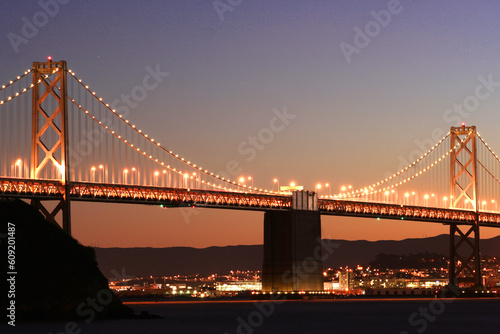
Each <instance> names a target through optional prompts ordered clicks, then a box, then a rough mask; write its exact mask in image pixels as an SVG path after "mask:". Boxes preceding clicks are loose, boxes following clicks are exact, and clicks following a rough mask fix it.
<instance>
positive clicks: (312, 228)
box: [262, 191, 323, 291]
mask: <svg viewBox="0 0 500 334" xmlns="http://www.w3.org/2000/svg"><path fill="white" fill-rule="evenodd" d="M262 290H263V291H320V290H323V261H322V243H321V218H320V214H319V210H318V197H317V194H316V193H314V192H310V191H294V192H293V196H292V210H291V211H288V212H279V211H268V212H266V213H265V215H264V263H263V270H262Z"/></svg>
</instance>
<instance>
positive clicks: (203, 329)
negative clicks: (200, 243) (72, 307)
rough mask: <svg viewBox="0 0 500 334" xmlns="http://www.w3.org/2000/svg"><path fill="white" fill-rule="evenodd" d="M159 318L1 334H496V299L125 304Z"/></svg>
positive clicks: (27, 327)
mask: <svg viewBox="0 0 500 334" xmlns="http://www.w3.org/2000/svg"><path fill="white" fill-rule="evenodd" d="M128 305H129V306H130V307H132V308H133V309H134V310H135V311H136V313H140V312H141V311H147V312H149V313H152V314H157V315H160V316H162V317H163V319H148V320H139V319H134V320H106V321H94V322H91V323H90V324H87V323H85V322H80V323H78V324H77V327H76V328H73V329H72V328H69V330H66V329H65V323H36V324H18V325H17V326H16V329H15V330H14V331H11V329H12V327H9V328H7V327H0V331H1V332H5V333H52V334H56V333H57V334H59V333H75V334H76V333H118V334H128V333H221V334H224V333H230V334H233V333H246V334H247V333H496V334H497V333H500V299H457V300H446V302H445V301H443V300H440V299H417V300H408V299H405V300H397V299H392V300H329V301H311V300H309V301H286V302H282V301H279V300H277V301H267V302H265V301H261V302H248V301H245V302H178V303H171V302H166V303H134V304H128Z"/></svg>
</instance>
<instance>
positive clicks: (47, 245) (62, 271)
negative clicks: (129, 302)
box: [0, 199, 141, 322]
mask: <svg viewBox="0 0 500 334" xmlns="http://www.w3.org/2000/svg"><path fill="white" fill-rule="evenodd" d="M88 218H89V219H92V218H91V217H88ZM9 223H10V224H9ZM0 226H1V231H0V246H1V249H2V256H3V257H4V260H2V263H4V266H3V267H4V269H3V272H4V273H9V272H12V271H14V272H15V274H14V275H8V277H7V278H9V276H12V277H13V278H14V280H11V281H13V282H15V284H14V285H13V284H11V282H9V281H8V280H2V283H1V284H2V285H3V287H2V290H1V291H2V294H4V292H7V291H12V289H14V291H15V292H14V294H15V296H11V297H14V298H10V297H9V298H2V308H3V309H4V310H5V309H7V308H8V307H9V306H10V303H11V300H15V317H16V321H26V320H84V321H87V322H90V321H92V320H94V319H105V318H132V317H134V312H133V310H132V309H130V308H129V307H127V306H124V305H123V304H122V302H121V301H120V299H118V298H117V297H116V296H115V295H114V294H113V293H112V291H110V289H109V288H108V282H107V280H106V278H105V277H104V276H103V275H102V273H101V272H100V271H99V269H98V267H97V262H96V257H95V253H94V250H93V249H92V248H91V247H85V246H82V245H81V244H80V243H78V241H77V240H75V239H73V238H72V237H70V236H68V235H67V234H66V233H65V232H64V231H63V230H62V229H61V228H59V227H58V226H55V225H53V224H51V223H49V222H48V221H46V220H45V219H44V217H43V216H42V215H41V214H40V213H39V212H38V211H37V210H36V209H34V208H33V207H32V206H30V205H28V204H27V203H25V202H22V201H20V200H2V199H0ZM8 226H10V227H11V229H10V232H12V231H13V229H12V227H14V229H15V234H10V236H11V237H12V236H13V235H14V237H15V264H14V268H9V263H8V262H7V261H6V260H7V259H6V258H7V244H8V236H9V234H8V232H9V230H8ZM10 243H11V244H12V241H10ZM11 251H12V247H11ZM11 264H12V263H11ZM12 269H14V270H12ZM6 283H7V285H5V284H6ZM139 317H141V316H139Z"/></svg>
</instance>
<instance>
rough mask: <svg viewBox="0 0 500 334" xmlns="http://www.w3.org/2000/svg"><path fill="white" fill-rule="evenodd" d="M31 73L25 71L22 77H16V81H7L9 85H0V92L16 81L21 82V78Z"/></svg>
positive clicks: (28, 70)
mask: <svg viewBox="0 0 500 334" xmlns="http://www.w3.org/2000/svg"><path fill="white" fill-rule="evenodd" d="M31 71H32V69H27V70H26V71H24V74H23V75H21V76H17V79H16V80H11V81H9V83H8V84H6V85H2V86H1V87H2V88H0V91H2V90H4V89H5V88H7V87H9V86H11V85H13V84H15V83H16V82H17V81H19V80H21V79H22V78H24V77H25V76H27V75H28V74H30V73H31Z"/></svg>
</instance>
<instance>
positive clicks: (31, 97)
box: [0, 59, 500, 291]
mask: <svg viewBox="0 0 500 334" xmlns="http://www.w3.org/2000/svg"><path fill="white" fill-rule="evenodd" d="M0 124H1V126H0V141H1V143H2V152H1V154H0V157H1V159H0V197H3V198H21V199H25V200H29V201H30V203H31V205H33V206H35V207H36V208H37V209H39V210H40V212H41V213H42V214H43V215H44V216H45V217H46V219H47V220H49V221H51V222H53V223H54V224H58V223H57V221H60V222H61V227H62V228H63V229H64V230H65V231H66V232H67V233H69V234H71V202H72V201H91V202H110V203H113V202H114V203H130V204H142V205H159V206H166V207H178V206H196V207H204V208H220V209H233V210H234V209H239V210H258V211H263V212H265V216H264V269H263V289H264V290H269V291H270V290H282V291H287V290H294V291H297V290H321V289H322V261H321V256H318V254H320V253H318V251H317V249H318V248H317V247H318V241H317V240H318V238H319V240H320V239H321V222H320V219H321V218H320V217H321V215H339V216H356V217H367V218H375V219H398V220H411V221H426V222H431V223H441V224H446V225H449V226H450V260H449V261H450V265H449V280H450V284H454V285H462V286H463V285H469V286H476V287H478V286H481V283H482V277H481V263H480V251H479V250H480V247H479V244H480V238H479V236H480V235H479V228H480V227H500V211H499V210H498V209H499V208H498V205H497V204H498V203H497V200H498V198H499V193H500V158H499V157H498V156H497V155H496V154H495V153H494V151H493V150H492V148H491V147H490V146H489V145H488V144H487V142H486V141H485V140H484V139H483V137H482V136H481V135H480V134H479V132H477V130H476V128H475V127H474V126H465V124H462V126H459V127H452V128H451V129H450V132H449V133H448V134H446V135H445V136H444V137H443V138H442V139H441V140H440V141H439V142H437V143H436V144H435V145H434V146H433V147H432V148H430V149H429V151H428V152H426V153H425V154H423V155H422V156H421V157H419V158H418V159H417V160H416V161H414V162H413V163H411V164H409V165H408V166H406V167H405V168H403V169H402V170H400V171H398V172H397V173H394V174H393V175H392V176H390V177H388V178H384V179H382V180H378V182H375V183H373V184H370V185H366V186H364V187H360V188H358V189H353V188H348V189H342V191H341V192H340V193H338V194H334V195H325V196H318V194H317V193H315V192H314V191H289V190H287V191H281V190H280V189H276V190H275V189H271V190H269V189H263V188H258V187H253V185H252V186H249V185H247V184H245V183H244V182H241V181H240V180H238V179H236V180H231V179H228V178H226V177H224V176H222V175H217V174H216V173H213V172H211V171H209V170H208V169H205V168H203V167H201V166H200V165H199V164H197V163H195V162H193V161H189V160H187V159H185V158H183V157H182V155H179V154H178V153H176V152H173V151H172V150H170V149H169V148H168V147H167V146H166V145H162V144H161V143H159V142H158V141H156V140H155V139H154V138H153V137H152V136H150V135H148V134H147V133H146V132H145V131H143V130H141V129H139V128H138V127H137V126H136V125H134V124H132V123H131V122H130V121H129V120H127V119H126V117H125V116H124V115H121V114H120V112H119V111H117V110H114V109H112V108H111V107H110V106H109V104H107V103H106V102H105V101H104V100H103V98H102V97H100V96H99V95H98V94H97V93H96V92H95V91H93V90H92V89H91V88H90V87H89V86H88V85H86V83H84V82H83V81H82V79H81V78H80V77H79V76H77V75H76V73H75V72H73V71H72V70H70V69H68V68H67V64H66V62H65V61H57V62H56V61H52V60H51V59H48V60H47V61H46V62H35V63H33V67H32V68H31V69H28V70H26V71H25V72H24V73H23V74H22V75H20V76H18V77H17V78H13V80H11V81H8V82H5V84H3V85H2V86H0ZM58 226H59V224H58ZM305 260H308V261H309V262H311V261H313V265H311V263H309V267H310V268H313V269H311V270H309V271H308V272H307V273H304V270H303V268H302V269H301V268H300V266H301V264H303V263H304V261H305ZM287 273H291V275H288V276H290V277H291V278H290V277H288V278H286V277H285V276H287V275H285V274H287Z"/></svg>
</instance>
